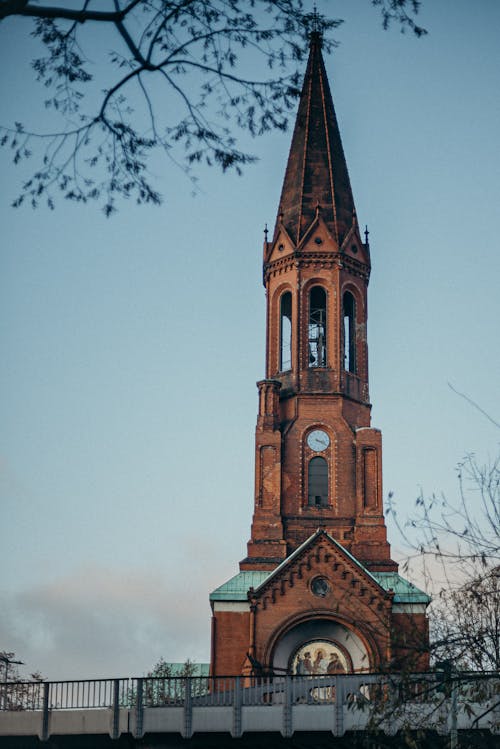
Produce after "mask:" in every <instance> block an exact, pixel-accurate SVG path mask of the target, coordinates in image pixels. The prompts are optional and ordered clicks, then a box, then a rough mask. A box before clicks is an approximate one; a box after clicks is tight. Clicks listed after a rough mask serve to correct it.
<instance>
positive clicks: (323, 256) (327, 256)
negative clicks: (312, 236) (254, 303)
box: [263, 250, 370, 281]
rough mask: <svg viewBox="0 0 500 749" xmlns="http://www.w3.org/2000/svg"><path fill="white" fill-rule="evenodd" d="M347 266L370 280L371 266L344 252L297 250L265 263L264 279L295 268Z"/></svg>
mask: <svg viewBox="0 0 500 749" xmlns="http://www.w3.org/2000/svg"><path fill="white" fill-rule="evenodd" d="M311 266H312V267H316V268H334V267H335V266H337V267H339V268H345V269H346V270H348V271H349V272H350V273H351V274H352V275H353V276H357V277H358V278H362V279H363V280H365V281H368V279H369V278H370V266H369V265H367V264H366V263H360V262H359V260H356V259H355V258H353V257H351V256H350V255H346V254H345V253H343V252H311V251H304V252H302V251H300V250H296V251H295V252H293V253H292V254H289V255H285V256H284V257H280V258H277V259H276V260H272V261H271V262H269V263H264V268H263V271H264V279H265V280H267V279H269V278H270V277H271V276H275V275H279V274H281V273H284V272H286V271H288V270H292V269H293V268H310V267H311Z"/></svg>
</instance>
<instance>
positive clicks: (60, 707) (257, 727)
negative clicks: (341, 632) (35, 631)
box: [0, 673, 500, 747]
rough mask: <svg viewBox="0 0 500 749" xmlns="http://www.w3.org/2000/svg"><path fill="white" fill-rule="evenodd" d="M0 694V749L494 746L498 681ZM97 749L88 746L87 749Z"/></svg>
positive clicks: (45, 687) (148, 682)
mask: <svg viewBox="0 0 500 749" xmlns="http://www.w3.org/2000/svg"><path fill="white" fill-rule="evenodd" d="M0 696H1V698H2V700H1V708H2V710H1V711H0V744H1V745H2V746H7V745H8V744H7V743H5V740H4V739H5V738H6V737H10V738H11V739H13V738H14V737H25V738H26V739H27V738H28V737H31V739H32V741H31V742H30V743H29V744H28V743H26V744H19V743H17V744H12V746H14V745H15V746H28V745H29V746H31V745H36V743H38V742H46V741H48V740H49V739H50V740H51V741H54V740H56V739H57V737H66V739H67V738H68V737H71V736H73V737H82V736H89V737H90V736H93V737H96V739H97V737H99V736H101V737H102V738H103V739H104V738H105V739H106V744H102V745H108V744H109V742H110V740H111V741H112V740H118V739H120V737H122V736H124V735H128V737H129V738H130V740H131V741H132V744H131V745H132V746H134V745H135V742H134V741H133V740H141V739H142V738H143V737H144V736H152V735H154V734H158V735H160V734H162V735H163V736H168V735H170V736H173V735H176V736H177V737H182V738H184V739H190V738H191V737H193V736H196V735H202V734H203V735H205V734H215V733H217V734H225V735H227V737H228V738H229V737H232V738H233V739H234V738H239V737H242V736H243V735H247V734H252V733H253V734H257V733H258V734H259V735H262V734H273V735H275V736H276V735H278V736H279V734H281V736H282V737H284V738H285V739H286V738H290V737H292V736H293V735H294V733H297V732H300V733H301V734H306V733H307V734H309V733H312V734H319V733H323V734H325V733H326V734H328V735H329V737H330V739H329V742H330V745H331V742H332V735H333V736H336V737H342V736H343V735H344V734H346V733H348V734H350V733H352V732H366V731H368V732H371V731H375V732H383V733H385V734H387V735H392V736H394V735H396V734H397V733H398V732H399V731H402V730H405V729H408V728H410V729H411V730H413V731H416V730H419V729H420V730H421V729H425V730H426V731H430V730H431V731H433V732H435V733H436V735H443V736H447V735H448V734H450V735H451V736H452V737H453V736H455V737H456V736H457V735H458V733H460V732H461V731H481V732H482V733H484V734H488V735H489V736H491V739H492V741H493V742H494V741H498V735H497V734H498V733H499V731H500V679H499V676H498V674H473V673H467V674H454V675H452V676H449V677H446V678H445V677H444V676H443V675H439V674H435V673H433V674H418V675H412V676H406V677H404V678H403V677H400V676H389V675H387V674H355V675H337V676H307V677H304V676H267V677H248V678H244V677H186V678H182V677H161V678H160V677H154V678H149V677H145V678H133V679H95V680H86V681H59V682H16V683H9V684H3V685H1V686H0ZM2 737H3V738H2ZM33 742H35V743H33ZM222 743H223V742H221V745H222ZM56 745H57V743H56ZM64 745H65V746H71V743H69V744H68V742H67V741H66V740H65V744H64ZM98 745H101V744H99V743H98V741H97V740H96V742H95V743H93V744H92V746H98ZM315 745H316V746H318V745H319V743H317V742H316V744H315ZM451 745H452V746H453V744H451ZM487 745H488V742H487V741H486V742H485V743H483V746H484V747H486V746H487ZM491 745H492V746H493V745H494V743H492V744H491Z"/></svg>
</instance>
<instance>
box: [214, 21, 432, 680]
mask: <svg viewBox="0 0 500 749" xmlns="http://www.w3.org/2000/svg"><path fill="white" fill-rule="evenodd" d="M370 267H371V264H370V247H369V242H368V232H367V231H365V232H364V233H363V237H362V235H361V233H360V229H359V225H358V220H357V215H356V209H355V206H354V199H353V195H352V190H351V185H350V180H349V174H348V170H347V164H346V160H345V156H344V152H343V148H342V142H341V139H340V132H339V127H338V124H337V118H336V115H335V109H334V106H333V100H332V95H331V93H330V87H329V84H328V80H327V77H326V72H325V66H324V62H323V57H322V52H321V35H320V34H319V33H318V32H313V34H312V35H311V43H310V54H309V60H308V64H307V69H306V74H305V79H304V84H303V88H302V93H301V96H300V102H299V107H298V113H297V120H296V124H295V129H294V133H293V137H292V144H291V148H290V154H289V157H288V164H287V167H286V172H285V178H284V182H283V188H282V192H281V200H280V204H279V207H278V215H277V219H276V224H275V227H274V231H273V233H272V235H268V233H267V232H266V234H265V241H264V286H265V289H266V304H267V322H266V373H265V379H263V380H261V381H260V382H259V383H258V393H259V408H258V416H257V428H256V436H255V505H254V513H253V521H252V528H251V537H250V540H249V542H248V549H247V555H246V557H245V558H244V559H243V560H242V561H241V562H240V571H239V573H238V574H237V575H236V576H235V577H233V578H232V579H230V580H229V581H227V582H226V583H224V584H223V585H221V586H220V587H218V588H217V589H216V590H215V591H213V593H212V594H211V596H210V603H211V607H212V612H213V616H212V641H211V673H212V674H213V675H217V676H220V675H250V674H259V673H261V674H263V673H277V674H284V673H289V674H320V673H324V674H335V673H353V672H355V673H358V672H375V671H387V670H391V671H398V670H402V669H410V670H416V671H419V670H425V669H426V668H427V667H428V627H427V618H426V614H425V610H426V606H427V605H428V603H429V597H428V596H427V595H426V594H425V593H423V592H422V591H420V590H419V589H418V588H416V587H415V586H414V585H412V584H411V583H410V582H408V581H407V580H405V579H404V578H402V577H401V576H400V575H399V574H398V565H397V564H396V562H394V561H393V560H392V558H391V551H390V546H389V543H388V541H387V532H386V526H385V522H384V512H383V495H382V440H381V433H380V431H379V430H378V429H376V428H374V427H372V426H371V423H370V410H371V405H370V397H369V389H368V344H367V334H366V331H367V317H368V308H367V288H368V281H369V277H370Z"/></svg>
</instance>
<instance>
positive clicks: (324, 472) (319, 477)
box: [307, 457, 328, 507]
mask: <svg viewBox="0 0 500 749" xmlns="http://www.w3.org/2000/svg"><path fill="white" fill-rule="evenodd" d="M307 486H308V490H307V501H308V504H309V505H312V506H313V507H324V506H325V505H327V504H328V463H327V462H326V460H325V459H324V458H320V457H315V458H311V460H310V461H309V472H308V481H307Z"/></svg>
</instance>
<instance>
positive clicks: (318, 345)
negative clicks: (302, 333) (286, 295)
mask: <svg viewBox="0 0 500 749" xmlns="http://www.w3.org/2000/svg"><path fill="white" fill-rule="evenodd" d="M309 366H310V367H326V291H325V290H324V289H322V288H321V286H313V288H312V289H311V293H310V294H309Z"/></svg>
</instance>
